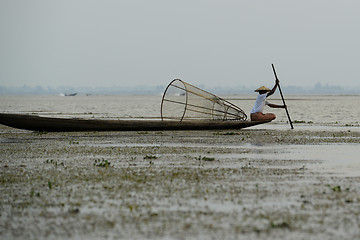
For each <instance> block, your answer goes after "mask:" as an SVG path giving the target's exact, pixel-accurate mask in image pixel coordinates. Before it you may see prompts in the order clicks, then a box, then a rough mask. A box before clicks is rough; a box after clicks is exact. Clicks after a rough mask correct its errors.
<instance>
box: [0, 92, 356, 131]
mask: <svg viewBox="0 0 360 240" xmlns="http://www.w3.org/2000/svg"><path fill="white" fill-rule="evenodd" d="M224 98H226V99H229V100H230V101H231V102H232V103H234V104H235V105H237V106H239V107H240V108H241V109H243V110H244V111H245V112H246V113H247V114H248V115H249V112H250V110H251V108H252V107H253V104H254V102H255V98H256V95H244V96H240V95H237V96H225V97H224ZM161 99H162V96H161V95H157V96H101V95H90V96H85V95H83V96H81V95H80V96H74V97H63V96H60V95H59V96H55V95H54V96H0V112H7V113H23V114H37V115H41V116H56V117H81V118H109V119H111V118H114V119H117V118H128V117H131V118H138V117H144V118H147V117H151V118H153V117H160V116H161V113H160V108H161ZM269 102H271V103H275V104H282V101H281V100H280V99H279V98H278V97H277V96H272V97H270V98H269ZM359 103H360V95H353V96H327V95H325V96H305V95H294V96H287V97H286V104H287V105H288V110H289V113H290V117H291V119H292V121H293V122H295V123H304V124H303V125H306V126H311V125H312V126H314V125H315V126H335V127H341V126H342V127H343V126H355V127H359V126H360V120H359V119H360V106H359ZM265 112H273V113H275V114H276V115H277V119H276V120H275V121H273V123H272V124H273V125H275V126H276V124H279V123H286V122H287V121H288V119H287V116H286V112H285V110H284V109H271V108H267V107H266V108H265ZM270 125H271V124H270ZM300 125H301V124H300Z"/></svg>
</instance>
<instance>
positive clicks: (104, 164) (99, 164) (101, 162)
mask: <svg viewBox="0 0 360 240" xmlns="http://www.w3.org/2000/svg"><path fill="white" fill-rule="evenodd" d="M94 166H96V167H110V166H111V163H110V162H109V161H108V160H105V159H101V160H99V159H96V160H95V161H94Z"/></svg>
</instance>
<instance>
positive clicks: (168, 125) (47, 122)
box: [0, 113, 270, 132]
mask: <svg viewBox="0 0 360 240" xmlns="http://www.w3.org/2000/svg"><path fill="white" fill-rule="evenodd" d="M266 122H270V121H258V122H255V121H229V120H228V121H222V120H189V121H182V122H178V121H172V120H97V119H79V118H72V119H67V118H52V117H42V116H35V115H25V114H7V113H0V124H2V125H6V126H9V127H13V128H19V129H26V130H33V131H42V132H74V131H167V130H215V129H241V128H247V127H251V126H255V125H258V124H263V123H266Z"/></svg>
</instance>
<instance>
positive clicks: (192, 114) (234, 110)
mask: <svg viewBox="0 0 360 240" xmlns="http://www.w3.org/2000/svg"><path fill="white" fill-rule="evenodd" d="M161 119H163V120H164V119H171V120H178V121H184V120H237V121H245V120H246V119H247V116H246V114H245V112H244V111H243V110H241V109H240V108H239V107H237V106H236V105H234V104H232V103H230V102H229V101H226V100H225V99H222V98H220V97H218V96H216V95H214V94H211V93H209V92H206V91H204V90H202V89H200V88H197V87H195V86H193V85H191V84H189V83H186V82H184V81H182V80H180V79H175V80H173V81H172V82H171V83H170V84H169V85H168V86H167V88H166V89H165V92H164V95H163V99H162V102H161Z"/></svg>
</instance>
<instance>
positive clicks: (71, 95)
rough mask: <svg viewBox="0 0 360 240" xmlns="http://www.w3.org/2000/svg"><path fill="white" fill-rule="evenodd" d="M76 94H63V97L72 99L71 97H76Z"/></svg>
mask: <svg viewBox="0 0 360 240" xmlns="http://www.w3.org/2000/svg"><path fill="white" fill-rule="evenodd" d="M76 95H77V93H65V94H64V96H65V97H73V96H76Z"/></svg>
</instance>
